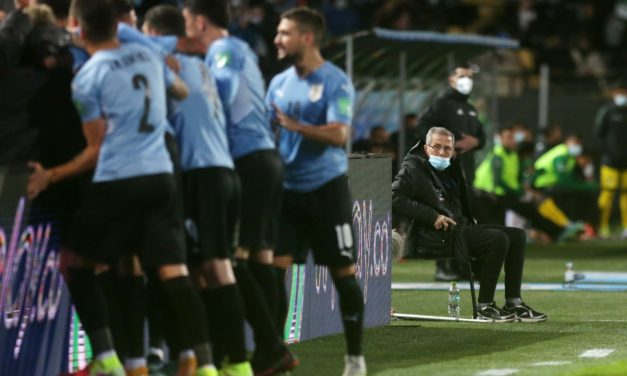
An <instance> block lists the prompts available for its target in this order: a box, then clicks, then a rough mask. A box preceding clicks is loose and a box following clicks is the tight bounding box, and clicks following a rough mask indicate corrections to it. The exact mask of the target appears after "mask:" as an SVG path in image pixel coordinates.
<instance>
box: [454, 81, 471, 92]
mask: <svg viewBox="0 0 627 376" xmlns="http://www.w3.org/2000/svg"><path fill="white" fill-rule="evenodd" d="M455 89H457V91H459V92H460V93H461V94H464V95H468V94H470V91H471V90H472V78H470V77H460V78H458V79H457V82H455Z"/></svg>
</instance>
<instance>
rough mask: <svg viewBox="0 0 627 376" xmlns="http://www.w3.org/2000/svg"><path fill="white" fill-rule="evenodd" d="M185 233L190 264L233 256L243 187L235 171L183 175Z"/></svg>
mask: <svg viewBox="0 0 627 376" xmlns="http://www.w3.org/2000/svg"><path fill="white" fill-rule="evenodd" d="M183 192H184V194H183V196H184V198H185V233H186V234H187V246H188V252H189V253H188V256H189V262H190V264H191V265H194V266H196V265H199V263H201V262H202V261H205V260H208V259H224V258H229V257H231V256H232V255H233V251H234V249H235V245H236V244H237V243H236V240H237V226H238V220H239V205H240V203H239V200H240V199H239V197H240V194H241V188H240V183H239V178H238V176H237V173H235V171H233V170H231V169H229V168H224V167H210V168H199V169H194V170H190V171H185V172H183Z"/></svg>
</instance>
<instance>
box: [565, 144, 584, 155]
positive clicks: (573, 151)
mask: <svg viewBox="0 0 627 376" xmlns="http://www.w3.org/2000/svg"><path fill="white" fill-rule="evenodd" d="M582 151H583V147H582V146H581V145H579V144H570V145H568V154H570V155H572V156H573V157H576V156H578V155H581V152H582Z"/></svg>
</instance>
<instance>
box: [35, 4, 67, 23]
mask: <svg viewBox="0 0 627 376" xmlns="http://www.w3.org/2000/svg"><path fill="white" fill-rule="evenodd" d="M37 2H38V3H39V4H45V5H47V6H49V7H50V9H52V13H54V17H55V18H57V19H62V18H67V17H68V15H69V14H70V3H71V0H38V1H37Z"/></svg>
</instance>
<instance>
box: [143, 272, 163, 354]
mask: <svg viewBox="0 0 627 376" xmlns="http://www.w3.org/2000/svg"><path fill="white" fill-rule="evenodd" d="M146 318H147V319H148V334H149V335H148V339H149V341H148V343H149V345H150V351H151V352H154V351H153V349H155V350H156V349H159V350H160V349H161V348H162V346H163V335H164V334H163V330H164V328H163V322H164V318H165V312H164V306H163V289H162V288H161V286H160V281H159V279H155V278H148V279H147V280H146ZM161 352H163V350H161ZM161 359H163V355H161Z"/></svg>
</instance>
